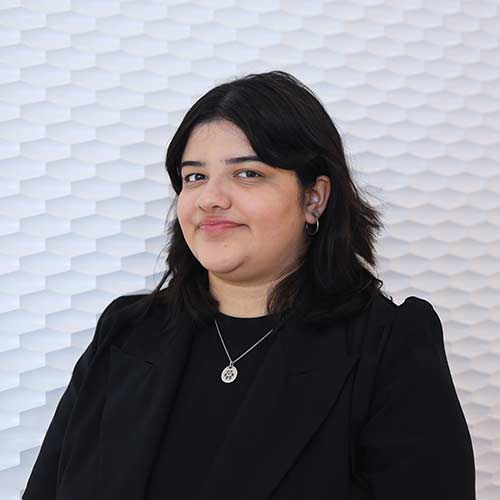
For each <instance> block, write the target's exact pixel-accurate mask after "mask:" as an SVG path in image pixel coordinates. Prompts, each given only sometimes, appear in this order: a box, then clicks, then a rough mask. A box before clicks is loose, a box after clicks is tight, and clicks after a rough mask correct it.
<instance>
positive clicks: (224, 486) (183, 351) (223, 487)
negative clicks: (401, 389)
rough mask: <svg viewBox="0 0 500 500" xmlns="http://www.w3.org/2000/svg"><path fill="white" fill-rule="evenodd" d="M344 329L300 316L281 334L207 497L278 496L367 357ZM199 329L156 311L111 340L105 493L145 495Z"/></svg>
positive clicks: (206, 487)
mask: <svg viewBox="0 0 500 500" xmlns="http://www.w3.org/2000/svg"><path fill="white" fill-rule="evenodd" d="M153 309H154V308H153ZM344 328H345V327H344V325H343V324H342V323H336V324H335V325H332V326H331V327H329V328H326V329H323V330H316V329H314V328H311V327H309V326H306V325H305V324H303V323H300V322H295V321H294V322H291V323H290V324H289V325H285V327H284V328H283V329H282V330H280V331H278V332H277V337H276V338H275V339H274V342H273V344H272V345H271V347H270V349H269V351H268V352H267V353H266V357H265V359H264V361H263V363H262V365H261V366H260V368H259V370H258V372H257V374H256V376H255V379H254V381H253V382H252V384H251V386H250V388H249V391H248V393H247V394H246V397H245V399H244V400H243V401H242V403H241V405H240V408H239V410H238V413H237V414H236V416H235V419H234V420H233V422H232V423H231V426H230V428H229V430H228V433H227V435H226V438H225V441H224V443H222V445H221V447H220V448H219V449H218V451H217V453H216V454H215V456H214V460H213V463H212V465H211V467H210V469H209V470H207V471H206V476H205V480H204V484H203V485H202V486H201V490H200V495H199V497H198V500H215V499H219V498H220V497H221V496H223V494H225V493H227V492H238V498H239V499H241V500H247V499H250V498H252V499H262V500H264V499H266V498H267V497H268V496H269V495H270V494H271V492H272V490H273V488H274V487H275V486H276V485H277V484H278V482H279V481H280V479H281V478H282V477H283V476H284V475H285V473H286V471H287V470H288V469H289V468H290V467H291V465H292V464H293V462H294V460H295V459H296V457H297V455H298V454H299V453H300V452H301V450H302V448H303V447H304V446H305V445H306V443H307V442H308V440H309V439H310V438H311V437H312V434H313V433H314V431H315V430H316V429H317V427H318V426H319V425H320V424H321V422H322V421H323V419H324V418H325V417H326V415H327V413H328V411H329V409H330V408H331V407H332V405H333V404H334V403H335V401H336V399H337V397H338V395H339V393H340V391H341V389H342V386H343V384H344V382H345V380H346V378H347V375H348V374H349V373H350V371H351V370H352V368H353V367H354V365H355V363H356V361H357V359H358V358H359V355H357V354H355V355H348V354H347V352H346V344H345V330H344ZM194 330H195V328H194V326H193V325H192V323H191V322H190V320H189V319H188V318H187V317H185V318H184V319H183V320H182V321H181V322H180V323H179V325H178V327H177V328H176V329H175V330H174V331H162V330H161V329H160V328H158V320H157V319H156V320H155V319H154V314H150V315H148V316H147V318H146V320H145V321H143V322H142V323H141V326H140V329H138V330H137V332H135V333H134V334H132V335H131V336H129V338H128V340H127V342H126V343H125V344H124V345H123V346H117V345H114V344H112V345H111V346H110V352H109V354H110V361H109V362H110V364H109V381H108V384H109V385H108V389H107V399H106V404H105V407H104V413H103V420H102V428H101V430H102V437H101V476H100V488H99V496H98V498H100V499H101V500H105V499H106V500H111V499H113V500H114V499H116V498H124V499H128V498H131V499H132V498H133V499H139V498H143V495H144V491H145V490H146V488H147V482H148V479H149V472H150V470H151V467H152V463H153V460H154V459H155V457H156V452H157V451H158V446H159V445H160V442H161V436H162V432H163V429H164V427H165V426H166V425H167V423H168V422H167V420H168V416H169V414H170V411H171V410H172V407H173V403H174V398H175V392H176V389H177V387H178V385H179V384H180V381H181V377H182V369H183V367H184V364H185V362H186V361H187V357H188V354H189V348H190V345H191V341H192V338H193V333H194ZM221 383H222V382H221ZM249 470H251V471H252V472H251V474H249Z"/></svg>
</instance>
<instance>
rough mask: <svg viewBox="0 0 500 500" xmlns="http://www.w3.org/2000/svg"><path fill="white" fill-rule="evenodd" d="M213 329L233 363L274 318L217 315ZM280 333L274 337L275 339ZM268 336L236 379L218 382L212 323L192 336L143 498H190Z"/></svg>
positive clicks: (218, 347)
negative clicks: (180, 378)
mask: <svg viewBox="0 0 500 500" xmlns="http://www.w3.org/2000/svg"><path fill="white" fill-rule="evenodd" d="M216 319H217V324H218V325H219V329H220V333H221V335H222V338H223V340H224V343H225V344H226V348H227V350H228V352H229V356H230V357H231V359H232V360H233V361H234V360H235V359H236V358H237V357H239V356H240V355H241V354H243V353H244V352H245V351H246V350H247V349H249V348H250V347H251V346H253V345H254V344H255V343H256V342H257V341H259V340H260V339H261V338H262V337H264V336H265V334H266V333H267V332H268V331H269V330H270V329H272V328H273V327H274V326H276V324H277V320H278V315H277V314H270V315H266V316H259V317H254V318H238V317H234V316H227V315H225V314H222V313H221V312H219V313H218V314H217V317H216ZM280 333H281V332H280V331H278V332H277V334H276V335H279V334H280ZM276 335H275V332H274V331H273V332H272V333H270V334H269V335H268V336H267V337H266V338H265V339H264V340H262V341H261V342H259V344H257V345H256V346H255V347H254V348H253V349H251V350H250V351H249V352H248V353H247V354H245V355H244V356H243V357H242V358H241V359H239V360H238V361H236V362H235V363H234V365H235V366H236V368H237V370H238V375H237V377H236V379H235V380H233V381H232V382H223V381H222V379H221V372H222V370H223V369H224V368H225V367H226V366H227V365H228V364H229V358H228V356H227V354H226V351H225V349H224V346H223V344H222V342H221V339H220V336H219V334H218V332H217V329H216V326H215V323H212V324H211V325H210V326H208V327H206V328H203V329H201V330H199V331H197V332H196V333H195V335H194V337H193V343H192V345H191V350H190V353H189V356H188V359H187V361H186V364H185V369H184V374H183V378H182V382H181V384H180V385H179V388H178V390H177V393H176V399H175V404H174V407H173V410H172V412H171V413H170V415H169V420H168V425H167V426H166V429H165V430H164V433H163V440H162V444H161V446H160V449H159V452H158V456H157V457H156V460H155V461H154V462H153V468H152V471H151V476H150V481H149V488H148V491H147V494H146V496H145V498H146V499H147V500H157V499H158V498H182V499H183V500H189V499H194V498H196V496H197V494H198V492H199V489H200V488H201V486H202V481H203V479H204V478H205V475H206V474H208V473H209V470H210V465H211V463H212V459H213V457H214V454H215V452H216V450H217V448H218V447H219V446H220V445H221V444H222V442H223V440H224V437H225V435H226V432H227V430H228V428H229V426H230V425H231V423H232V421H233V419H234V417H235V415H236V413H237V411H238V408H239V406H240V403H241V402H242V401H243V398H244V397H245V394H246V392H247V391H248V389H249V387H250V385H251V383H252V381H253V380H254V378H255V374H256V372H257V370H258V369H259V367H260V366H261V365H262V362H263V361H264V358H265V355H266V353H267V351H268V350H269V347H270V346H271V344H272V343H273V342H274V339H275V338H276Z"/></svg>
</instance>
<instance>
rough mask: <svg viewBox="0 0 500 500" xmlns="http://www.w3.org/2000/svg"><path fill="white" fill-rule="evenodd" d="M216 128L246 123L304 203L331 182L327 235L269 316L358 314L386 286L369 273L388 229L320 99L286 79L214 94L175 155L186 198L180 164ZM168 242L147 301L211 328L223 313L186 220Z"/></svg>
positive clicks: (239, 82)
mask: <svg viewBox="0 0 500 500" xmlns="http://www.w3.org/2000/svg"><path fill="white" fill-rule="evenodd" d="M216 120H228V121H230V122H232V123H233V124H235V125H237V126H238V127H239V128H240V129H241V130H242V131H243V132H244V133H245V134H246V137H247V139H248V141H249V142H250V144H251V146H252V147H253V149H254V150H255V152H256V154H257V155H258V156H259V158H260V159H261V160H262V161H263V162H264V163H266V164H267V165H270V166H278V167H279V168H282V169H287V170H293V171H295V172H296V175H297V178H298V180H299V187H300V191H301V201H302V202H303V201H305V190H306V189H307V188H308V187H311V186H312V185H313V184H314V181H315V179H316V178H317V177H318V176H319V175H326V176H328V177H329V178H330V183H331V190H330V196H329V199H328V203H327V206H326V208H325V210H324V212H323V214H322V215H321V217H320V221H319V222H320V226H319V231H318V233H317V234H316V235H315V236H313V237H311V238H310V242H309V243H308V246H307V252H305V253H304V254H303V255H302V256H301V258H300V260H298V262H297V263H296V266H295V267H294V268H293V269H288V270H287V272H285V273H283V274H282V275H281V276H280V279H278V280H276V282H275V283H276V284H275V285H274V287H272V289H271V290H270V291H269V292H268V298H267V312H268V314H274V313H278V317H280V318H289V317H291V316H296V317H298V318H300V319H301V320H303V321H305V322H307V323H312V324H315V325H318V326H324V325H326V324H328V323H329V322H331V321H335V320H337V319H345V318H348V317H350V316H353V315H356V314H358V313H359V312H360V311H361V310H362V309H363V308H364V307H366V306H367V305H368V303H369V302H371V300H372V299H373V297H374V295H375V293H377V292H378V291H379V290H380V288H381V287H382V285H383V282H382V281H381V280H379V279H378V278H377V277H376V276H374V274H372V272H371V271H370V269H369V267H370V266H371V267H373V268H374V267H375V262H376V258H375V253H374V242H375V237H376V233H377V232H378V231H380V230H381V229H382V227H383V225H382V222H381V219H380V215H379V213H378V212H377V210H376V209H375V208H374V207H372V206H370V204H369V203H368V202H367V200H366V199H365V198H364V197H363V196H362V193H361V192H360V189H359V188H358V187H356V185H355V184H354V182H353V179H352V177H351V173H350V171H349V167H348V165H347V161H346V157H345V153H344V148H343V145H342V140H341V137H340V135H339V132H338V131H337V129H336V127H335V125H334V124H333V122H332V119H331V118H330V116H329V115H328V113H327V112H326V110H325V109H324V108H323V106H322V104H321V103H320V101H319V99H318V98H317V97H316V96H315V94H314V93H313V92H312V91H311V90H310V89H309V88H308V87H306V86H305V85H304V84H302V83H301V82H300V81H299V80H297V79H296V78H295V77H293V76H292V75H290V74H289V73H286V72H284V71H270V72H267V73H260V74H249V75H246V76H244V77H241V78H238V79H235V80H233V81H230V82H226V83H222V84H220V85H218V86H217V87H215V88H213V89H212V90H210V91H208V92H207V93H206V94H205V95H203V96H202V97H201V98H200V99H198V100H197V101H196V102H195V103H194V105H193V106H192V107H191V109H189V111H188V112H187V114H186V115H185V117H184V119H183V120H182V122H181V124H180V126H179V128H178V129H177V131H176V132H175V134H174V136H173V138H172V140H171V142H170V144H169V146H168V149H167V154H166V161H165V166H166V170H167V172H168V175H169V177H170V180H171V183H172V186H173V188H174V190H175V192H176V194H177V195H179V193H180V191H181V190H182V178H181V176H180V173H179V165H180V162H181V158H182V155H183V152H184V149H185V146H186V144H187V141H188V138H189V135H190V133H191V131H192V130H193V128H194V127H195V126H196V125H199V124H201V123H207V122H212V121H216ZM177 199H178V198H177V196H176V197H175V198H174V200H173V204H172V206H171V208H170V210H171V209H172V208H174V207H175V206H176V204H177ZM167 220H168V216H167ZM315 227H316V226H315V225H313V227H312V228H313V229H314V228H315ZM310 230H311V228H310V229H309V231H310ZM167 236H168V242H167V245H166V249H167V256H166V267H167V270H166V271H165V273H164V274H163V276H162V278H161V281H160V282H159V284H158V285H157V287H156V288H155V289H154V290H153V291H152V292H151V293H150V294H147V295H146V297H145V299H146V300H147V301H149V302H150V303H151V302H153V301H159V302H164V303H168V307H166V309H168V316H169V317H170V321H173V322H175V321H176V318H177V317H178V315H179V314H187V315H189V316H190V317H191V319H192V320H193V321H194V322H195V323H196V324H197V325H199V326H201V325H203V324H207V323H208V322H209V321H211V320H212V319H213V317H214V315H215V314H216V313H217V312H218V310H219V309H218V305H219V303H218V301H217V299H216V298H215V297H214V296H213V295H212V294H211V292H210V290H209V281H208V271H207V269H206V268H204V267H203V266H202V265H201V264H200V262H199V261H198V260H197V259H196V258H195V256H194V255H193V254H192V252H191V250H190V249H189V247H188V245H187V243H186V241H185V239H184V236H183V233H182V230H181V227H180V224H179V221H178V219H177V217H175V218H174V219H173V221H172V222H171V223H170V225H169V226H168V230H167ZM169 278H170V279H169ZM168 279H169V281H168V283H167V287H166V288H165V289H163V290H161V287H162V285H163V284H164V283H165V281H167V280H168ZM165 312H167V311H165Z"/></svg>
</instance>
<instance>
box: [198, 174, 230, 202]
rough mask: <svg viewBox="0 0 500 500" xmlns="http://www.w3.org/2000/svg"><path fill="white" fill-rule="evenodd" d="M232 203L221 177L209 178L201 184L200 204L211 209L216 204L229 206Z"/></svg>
mask: <svg viewBox="0 0 500 500" xmlns="http://www.w3.org/2000/svg"><path fill="white" fill-rule="evenodd" d="M229 205H230V200H229V195H228V193H227V191H226V188H225V186H224V183H223V182H221V180H220V179H214V178H212V179H209V180H208V181H205V182H204V183H203V186H200V190H199V195H198V206H199V208H202V209H204V210H210V209H211V208H212V207H214V206H219V207H223V208H227V207H228V206H229Z"/></svg>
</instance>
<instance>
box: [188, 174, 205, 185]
mask: <svg viewBox="0 0 500 500" xmlns="http://www.w3.org/2000/svg"><path fill="white" fill-rule="evenodd" d="M191 175H203V174H199V173H198V172H195V173H193V174H187V175H185V176H184V182H187V183H188V184H189V181H188V178H189V176H191Z"/></svg>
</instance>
